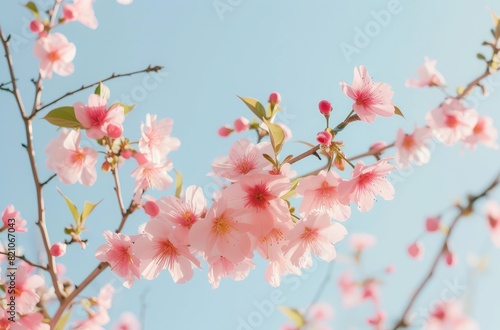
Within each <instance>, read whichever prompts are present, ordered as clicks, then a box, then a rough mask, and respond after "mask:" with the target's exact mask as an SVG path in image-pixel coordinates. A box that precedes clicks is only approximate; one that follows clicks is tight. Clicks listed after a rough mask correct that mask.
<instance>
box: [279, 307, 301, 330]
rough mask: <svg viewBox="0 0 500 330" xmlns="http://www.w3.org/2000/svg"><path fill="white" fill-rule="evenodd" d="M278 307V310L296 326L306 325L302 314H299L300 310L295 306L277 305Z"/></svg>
mask: <svg viewBox="0 0 500 330" xmlns="http://www.w3.org/2000/svg"><path fill="white" fill-rule="evenodd" d="M278 308H279V309H280V311H281V312H282V313H283V314H285V315H286V316H288V318H289V319H290V320H291V321H292V322H293V323H295V325H296V326H297V328H299V329H300V328H302V327H303V326H304V325H306V320H305V319H304V316H302V314H300V312H299V311H298V310H296V309H295V308H290V307H286V306H279V307H278Z"/></svg>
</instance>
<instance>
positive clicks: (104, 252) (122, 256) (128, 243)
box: [95, 230, 141, 288]
mask: <svg viewBox="0 0 500 330" xmlns="http://www.w3.org/2000/svg"><path fill="white" fill-rule="evenodd" d="M103 235H104V238H106V243H105V244H103V245H101V246H100V247H99V248H98V249H97V251H96V254H95V257H96V258H97V259H98V260H100V261H103V262H108V263H109V265H110V268H111V270H112V271H113V273H115V274H116V275H118V276H120V277H122V278H123V279H125V283H123V285H124V286H125V287H127V288H130V287H131V286H132V284H133V283H134V280H135V277H137V278H140V277H141V273H140V270H139V267H140V263H141V261H140V259H139V258H137V256H135V254H134V253H133V250H132V248H133V242H132V238H131V237H130V236H127V235H123V234H116V233H113V232H111V231H109V230H106V231H104V233H103Z"/></svg>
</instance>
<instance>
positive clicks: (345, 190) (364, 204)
mask: <svg viewBox="0 0 500 330" xmlns="http://www.w3.org/2000/svg"><path fill="white" fill-rule="evenodd" d="M394 168H395V167H394V166H393V165H391V164H389V159H388V158H384V159H381V160H379V161H377V162H376V163H374V164H372V165H368V166H367V165H365V164H364V163H363V162H362V161H359V162H358V163H357V164H356V166H355V167H354V170H353V171H352V172H351V177H352V179H351V180H348V181H342V182H340V183H339V186H338V191H339V192H340V195H342V194H346V195H349V198H350V199H351V201H353V202H354V203H356V204H357V205H358V209H359V210H360V211H361V212H367V211H369V210H371V208H372V207H373V205H374V204H375V196H376V195H379V196H381V197H382V198H383V199H385V200H391V199H393V198H394V187H393V186H392V184H391V183H390V182H389V180H387V179H386V176H387V175H388V174H389V173H390V172H391V171H392V170H393V169H394Z"/></svg>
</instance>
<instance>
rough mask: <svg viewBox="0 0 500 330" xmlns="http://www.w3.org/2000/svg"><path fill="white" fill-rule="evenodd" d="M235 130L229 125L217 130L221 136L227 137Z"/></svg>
mask: <svg viewBox="0 0 500 330" xmlns="http://www.w3.org/2000/svg"><path fill="white" fill-rule="evenodd" d="M232 132H233V130H232V129H231V127H230V126H229V125H224V126H222V127H221V128H219V130H218V131H217V134H219V136H220V137H227V136H229V134H231V133H232Z"/></svg>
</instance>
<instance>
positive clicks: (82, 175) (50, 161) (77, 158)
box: [45, 129, 97, 186]
mask: <svg viewBox="0 0 500 330" xmlns="http://www.w3.org/2000/svg"><path fill="white" fill-rule="evenodd" d="M45 152H46V153H47V155H48V158H47V163H46V165H47V168H48V169H49V170H53V171H54V172H56V174H57V176H58V177H59V179H60V180H61V182H63V183H66V184H73V183H76V182H77V181H78V182H80V183H81V184H83V185H85V186H91V185H93V184H94V182H95V181H96V178H97V172H96V169H95V164H96V162H97V151H95V150H94V149H92V148H90V147H85V148H81V147H80V131H75V130H71V131H67V130H66V129H63V130H62V132H61V134H60V135H59V136H58V137H57V138H56V139H54V140H52V141H51V142H50V143H49V145H48V146H47V148H46V149H45Z"/></svg>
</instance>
